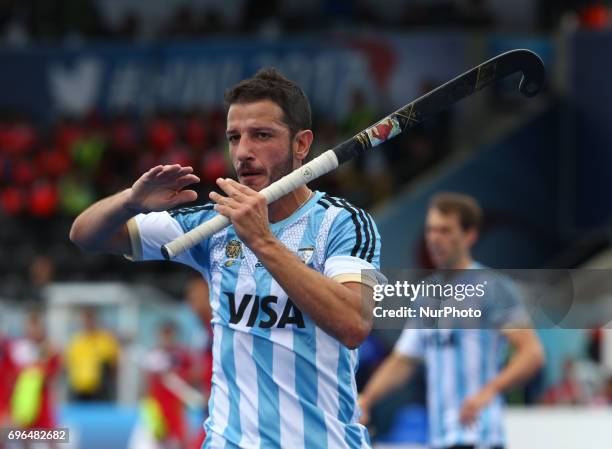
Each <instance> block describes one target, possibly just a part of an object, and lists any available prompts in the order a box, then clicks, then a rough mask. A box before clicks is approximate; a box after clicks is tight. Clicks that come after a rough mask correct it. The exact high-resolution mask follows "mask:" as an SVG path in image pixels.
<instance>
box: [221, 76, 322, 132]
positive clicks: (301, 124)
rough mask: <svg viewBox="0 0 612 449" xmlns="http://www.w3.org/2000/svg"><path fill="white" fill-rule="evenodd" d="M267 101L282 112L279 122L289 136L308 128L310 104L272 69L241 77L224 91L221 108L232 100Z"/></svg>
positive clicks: (291, 83) (239, 101)
mask: <svg viewBox="0 0 612 449" xmlns="http://www.w3.org/2000/svg"><path fill="white" fill-rule="evenodd" d="M260 100H271V101H273V102H274V103H276V104H277V105H279V106H280V108H281V109H282V111H283V121H284V122H285V123H286V124H287V126H288V127H289V131H290V132H291V136H294V135H295V133H297V132H298V131H301V130H303V129H310V128H311V126H312V118H311V111H310V103H309V102H308V98H306V94H304V91H303V90H302V89H301V88H300V86H298V85H297V84H296V83H294V82H293V81H291V80H289V79H288V78H286V77H285V76H284V75H283V74H282V73H280V72H279V71H278V70H276V69H274V68H269V69H261V70H260V71H258V72H257V73H256V74H255V75H254V76H253V77H252V78H249V79H246V80H243V81H241V82H239V83H238V84H236V85H235V86H234V87H232V88H231V89H228V90H227V91H225V108H226V109H229V107H230V106H231V105H232V104H234V103H252V102H255V101H260Z"/></svg>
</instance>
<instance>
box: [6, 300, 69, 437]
mask: <svg viewBox="0 0 612 449" xmlns="http://www.w3.org/2000/svg"><path fill="white" fill-rule="evenodd" d="M7 352H8V363H5V366H4V368H5V370H6V371H4V372H3V377H4V376H6V378H8V379H9V382H11V383H12V393H11V403H10V415H11V424H12V425H13V426H16V427H18V428H22V429H53V428H55V427H56V418H55V401H54V399H53V395H52V391H51V390H52V388H51V385H52V383H53V381H54V379H55V376H56V375H57V373H58V372H59V370H60V366H61V361H60V356H59V353H58V352H57V351H56V349H55V348H54V347H53V346H52V345H51V343H50V342H49V341H48V340H47V337H46V333H45V329H44V324H43V321H42V317H41V315H40V314H39V313H37V312H33V313H31V314H30V315H29V316H28V317H27V319H26V323H25V335H24V336H23V337H22V338H17V339H15V340H13V341H11V342H10V343H9V344H8V351H7Z"/></svg>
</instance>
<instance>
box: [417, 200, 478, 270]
mask: <svg viewBox="0 0 612 449" xmlns="http://www.w3.org/2000/svg"><path fill="white" fill-rule="evenodd" d="M475 239H476V231H475V230H467V231H464V230H463V228H462V227H461V223H460V222H459V215H458V214H457V213H455V212H451V213H448V214H443V213H442V212H440V211H439V210H438V209H436V208H431V209H429V211H428V212H427V219H426V223H425V242H426V244H427V250H428V251H429V257H431V260H432V262H433V264H434V265H435V266H436V268H454V267H455V265H456V264H457V263H458V262H460V261H461V260H462V259H463V258H465V257H468V256H469V253H470V248H471V246H472V245H473V244H474V241H475Z"/></svg>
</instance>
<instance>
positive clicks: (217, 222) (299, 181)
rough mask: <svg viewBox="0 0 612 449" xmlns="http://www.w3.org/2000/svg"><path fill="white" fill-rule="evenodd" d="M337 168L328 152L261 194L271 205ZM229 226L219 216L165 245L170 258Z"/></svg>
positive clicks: (333, 156) (333, 155) (224, 219)
mask: <svg viewBox="0 0 612 449" xmlns="http://www.w3.org/2000/svg"><path fill="white" fill-rule="evenodd" d="M337 167H338V158H337V157H336V154H335V153H334V151H333V150H328V151H326V152H325V153H323V154H321V155H320V156H318V157H316V158H315V159H313V160H312V161H310V162H308V163H307V164H304V165H303V166H301V167H300V168H298V169H297V170H295V171H293V172H291V173H289V174H288V175H286V176H283V177H282V178H281V179H279V180H278V181H276V182H273V183H272V184H270V185H269V186H268V187H266V188H264V189H262V190H261V192H260V193H261V194H262V195H263V196H264V197H265V198H266V202H267V203H268V204H270V203H272V202H274V201H276V200H277V199H279V198H281V197H282V196H285V195H287V194H288V193H289V192H293V191H294V190H295V189H297V188H298V187H300V186H303V185H304V184H306V183H308V182H310V181H313V180H315V179H317V178H318V177H320V176H323V175H324V174H326V173H329V172H330V171H332V170H334V169H336V168H337ZM229 224H230V220H229V219H228V218H227V217H224V216H223V215H217V216H215V217H214V218H211V219H210V220H208V221H206V222H204V223H202V224H201V225H199V226H197V227H196V228H193V229H192V230H191V231H189V232H187V233H185V234H183V235H182V236H180V237H178V238H176V239H174V240H173V241H171V242H170V243H168V244H166V245H164V248H165V250H166V252H167V254H168V256H169V257H170V258H174V257H176V256H177V255H178V254H180V253H182V252H183V251H186V250H188V249H189V248H191V247H193V246H195V245H197V244H198V243H200V242H201V241H202V240H204V239H207V238H208V237H210V236H211V235H213V234H214V233H216V232H219V231H220V230H221V229H223V228H225V227H226V226H228V225H229Z"/></svg>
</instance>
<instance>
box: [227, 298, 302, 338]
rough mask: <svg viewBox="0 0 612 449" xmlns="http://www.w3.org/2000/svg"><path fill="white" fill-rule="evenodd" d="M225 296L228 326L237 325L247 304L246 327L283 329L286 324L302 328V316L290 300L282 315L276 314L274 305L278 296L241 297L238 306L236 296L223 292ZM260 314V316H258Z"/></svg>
mask: <svg viewBox="0 0 612 449" xmlns="http://www.w3.org/2000/svg"><path fill="white" fill-rule="evenodd" d="M223 294H224V295H225V296H227V299H228V302H229V312H230V324H238V323H240V322H241V321H242V319H243V318H244V314H245V312H246V309H247V307H248V306H249V304H251V303H252V304H253V305H252V307H251V313H250V314H249V319H248V321H247V322H246V326H247V327H259V328H261V329H270V328H272V327H278V328H281V329H282V328H284V327H285V326H287V324H293V325H295V326H297V327H299V328H304V327H305V325H304V316H303V315H302V312H301V310H300V309H298V308H297V307H296V306H295V304H293V301H291V299H289V298H288V299H287V302H286V303H285V307H284V309H283V311H282V313H281V314H280V316H279V314H278V312H277V310H276V308H275V305H276V304H277V302H278V296H273V295H268V296H264V297H259V295H251V294H247V295H243V296H242V299H241V300H240V304H236V295H235V294H234V293H230V292H223ZM260 312H261V314H260Z"/></svg>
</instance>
